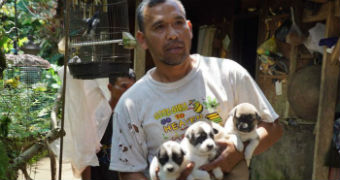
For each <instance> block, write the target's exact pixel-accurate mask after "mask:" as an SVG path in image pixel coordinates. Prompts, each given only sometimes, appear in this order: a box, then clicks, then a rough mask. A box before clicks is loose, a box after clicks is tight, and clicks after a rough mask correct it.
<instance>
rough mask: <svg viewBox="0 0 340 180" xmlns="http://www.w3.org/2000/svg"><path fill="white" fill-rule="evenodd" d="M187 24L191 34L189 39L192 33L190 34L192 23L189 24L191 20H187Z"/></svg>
mask: <svg viewBox="0 0 340 180" xmlns="http://www.w3.org/2000/svg"><path fill="white" fill-rule="evenodd" d="M187 24H188V27H189V29H190V34H191V39H192V38H193V34H192V24H191V21H190V20H187Z"/></svg>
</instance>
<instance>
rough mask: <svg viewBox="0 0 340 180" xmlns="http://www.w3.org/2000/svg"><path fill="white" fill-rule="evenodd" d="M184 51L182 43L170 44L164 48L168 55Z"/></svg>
mask: <svg viewBox="0 0 340 180" xmlns="http://www.w3.org/2000/svg"><path fill="white" fill-rule="evenodd" d="M183 49H184V45H183V43H182V42H175V43H170V44H167V45H166V46H165V51H167V52H170V53H175V54H176V53H180V52H182V51H183Z"/></svg>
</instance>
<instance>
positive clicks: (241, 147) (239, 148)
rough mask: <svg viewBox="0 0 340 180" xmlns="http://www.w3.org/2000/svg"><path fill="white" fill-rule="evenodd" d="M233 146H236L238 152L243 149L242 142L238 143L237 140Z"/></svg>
mask: <svg viewBox="0 0 340 180" xmlns="http://www.w3.org/2000/svg"><path fill="white" fill-rule="evenodd" d="M235 147H236V149H237V151H239V152H242V151H243V149H244V146H243V143H240V142H237V143H236V144H235Z"/></svg>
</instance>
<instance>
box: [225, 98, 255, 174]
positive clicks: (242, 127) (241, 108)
mask: <svg viewBox="0 0 340 180" xmlns="http://www.w3.org/2000/svg"><path fill="white" fill-rule="evenodd" d="M260 120H261V117H260V116H259V113H258V111H257V109H256V107H255V106H254V105H252V104H250V103H241V104H238V105H237V106H235V107H234V108H233V109H232V110H231V111H230V114H229V117H228V119H227V121H226V123H225V125H224V127H225V129H226V130H227V132H228V134H229V135H230V139H231V140H232V141H233V143H234V145H235V147H236V149H237V150H238V151H240V152H242V151H243V149H244V145H243V142H246V141H249V144H248V145H247V147H246V149H245V151H244V157H245V159H246V162H247V165H248V167H249V165H250V160H251V158H252V156H253V153H254V150H255V149H256V147H257V146H258V144H259V135H258V133H257V131H256V129H257V125H258V123H259V121H260Z"/></svg>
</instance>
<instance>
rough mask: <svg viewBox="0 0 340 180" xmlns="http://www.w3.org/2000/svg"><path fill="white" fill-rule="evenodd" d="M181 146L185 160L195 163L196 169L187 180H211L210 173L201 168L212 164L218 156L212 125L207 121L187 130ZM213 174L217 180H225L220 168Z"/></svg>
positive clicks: (195, 124) (199, 122) (193, 125)
mask: <svg viewBox="0 0 340 180" xmlns="http://www.w3.org/2000/svg"><path fill="white" fill-rule="evenodd" d="M181 146H182V148H183V150H184V152H185V159H187V161H191V162H195V167H194V169H193V171H192V173H191V174H190V175H189V176H188V177H187V179H188V180H194V179H199V180H210V175H209V173H208V172H207V171H203V170H200V169H199V167H200V166H202V165H204V164H207V163H208V162H211V161H212V160H214V159H215V157H216V156H217V146H216V143H215V141H214V130H213V128H212V126H211V124H210V123H208V122H205V121H198V122H196V123H194V124H192V125H191V126H190V127H189V128H188V129H187V130H186V132H185V136H184V138H183V140H182V141H181ZM212 172H213V175H214V177H215V178H216V179H218V180H220V179H222V178H223V172H222V170H221V168H220V167H217V168H215V169H214V170H213V171H212Z"/></svg>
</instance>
